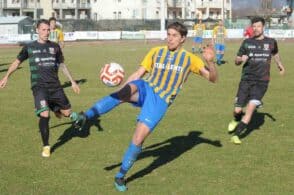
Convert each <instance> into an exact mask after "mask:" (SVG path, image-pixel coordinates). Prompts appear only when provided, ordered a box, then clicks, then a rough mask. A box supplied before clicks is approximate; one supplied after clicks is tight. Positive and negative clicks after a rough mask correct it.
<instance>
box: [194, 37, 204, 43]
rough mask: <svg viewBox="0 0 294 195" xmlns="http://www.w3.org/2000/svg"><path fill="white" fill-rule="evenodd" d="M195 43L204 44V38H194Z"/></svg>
mask: <svg viewBox="0 0 294 195" xmlns="http://www.w3.org/2000/svg"><path fill="white" fill-rule="evenodd" d="M194 42H195V43H202V42H203V38H202V37H194Z"/></svg>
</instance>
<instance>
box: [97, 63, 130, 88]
mask: <svg viewBox="0 0 294 195" xmlns="http://www.w3.org/2000/svg"><path fill="white" fill-rule="evenodd" d="M124 76H125V71H124V69H123V67H122V66H121V65H119V64H118V63H115V62H111V63H109V64H105V65H104V66H103V67H102V69H101V71H100V80H101V81H102V82H103V83H104V84H105V85H107V86H108V87H115V86H118V85H120V84H121V82H122V81H123V79H124Z"/></svg>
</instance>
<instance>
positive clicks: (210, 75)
mask: <svg viewBox="0 0 294 195" xmlns="http://www.w3.org/2000/svg"><path fill="white" fill-rule="evenodd" d="M202 55H203V58H204V60H205V62H206V64H207V67H204V68H202V69H201V70H200V74H201V75H202V76H203V77H204V78H206V79H207V80H209V81H210V82H212V83H215V82H216V81H217V78H218V74H217V69H216V66H215V62H214V51H213V48H211V47H206V48H204V50H203V54H202Z"/></svg>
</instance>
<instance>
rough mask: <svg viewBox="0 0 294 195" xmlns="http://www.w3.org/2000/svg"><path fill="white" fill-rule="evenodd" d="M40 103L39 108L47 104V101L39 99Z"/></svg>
mask: <svg viewBox="0 0 294 195" xmlns="http://www.w3.org/2000/svg"><path fill="white" fill-rule="evenodd" d="M40 105H41V108H44V107H46V106H47V103H46V101H45V100H41V101H40Z"/></svg>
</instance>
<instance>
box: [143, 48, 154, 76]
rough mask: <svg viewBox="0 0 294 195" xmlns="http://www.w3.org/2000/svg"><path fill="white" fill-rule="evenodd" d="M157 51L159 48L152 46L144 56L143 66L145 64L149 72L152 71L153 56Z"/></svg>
mask: <svg viewBox="0 0 294 195" xmlns="http://www.w3.org/2000/svg"><path fill="white" fill-rule="evenodd" d="M156 51H157V48H152V49H151V50H150V51H149V52H148V53H147V55H146V56H145V57H144V59H143V61H142V62H141V66H143V67H144V68H145V69H146V70H147V71H148V72H150V71H151V69H152V66H153V57H154V55H155V53H156Z"/></svg>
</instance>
